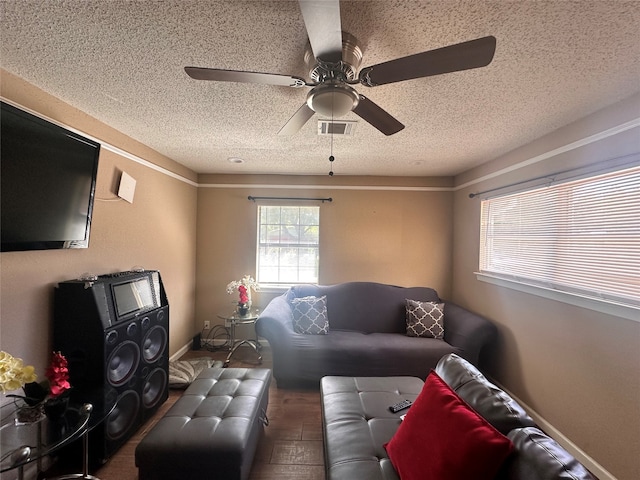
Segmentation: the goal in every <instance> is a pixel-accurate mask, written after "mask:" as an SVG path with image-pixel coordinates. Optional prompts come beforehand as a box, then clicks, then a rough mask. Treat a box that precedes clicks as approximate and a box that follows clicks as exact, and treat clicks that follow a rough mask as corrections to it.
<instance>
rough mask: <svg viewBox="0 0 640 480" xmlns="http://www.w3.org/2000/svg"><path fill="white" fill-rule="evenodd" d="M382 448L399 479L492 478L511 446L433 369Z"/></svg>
mask: <svg viewBox="0 0 640 480" xmlns="http://www.w3.org/2000/svg"><path fill="white" fill-rule="evenodd" d="M384 447H385V449H386V450H387V453H388V454H389V458H390V459H391V463H392V464H393V466H394V467H395V469H396V471H397V472H398V474H399V475H400V478H401V479H402V480H470V479H473V480H484V479H487V480H491V479H493V478H494V477H495V476H496V474H497V472H498V470H499V468H500V466H501V465H502V463H503V462H504V461H505V459H506V458H507V456H508V455H509V453H510V452H511V450H512V449H513V444H512V443H511V441H510V440H509V439H508V438H507V437H505V436H504V435H502V434H501V433H500V432H498V431H497V430H496V429H495V428H494V427H493V426H492V425H491V424H490V423H488V422H487V421H486V420H485V419H484V418H482V417H481V416H480V415H478V414H477V413H476V412H475V411H474V410H473V409H472V408H471V407H469V406H468V405H467V404H466V403H465V402H464V401H463V400H461V399H460V397H458V395H457V394H456V393H455V392H454V391H453V390H451V388H450V387H449V385H447V384H446V383H445V382H444V380H442V379H441V378H440V377H439V376H438V375H437V374H436V373H435V372H434V371H432V372H431V373H430V374H429V376H428V377H427V381H426V382H425V384H424V386H423V388H422V391H421V392H420V395H419V396H418V398H416V401H415V402H414V403H413V405H412V406H411V408H410V409H409V410H408V411H407V415H406V417H405V419H404V421H403V422H402V424H400V427H399V428H398V430H397V432H396V433H395V435H394V436H393V438H392V439H391V440H390V441H389V443H387V444H385V445H384Z"/></svg>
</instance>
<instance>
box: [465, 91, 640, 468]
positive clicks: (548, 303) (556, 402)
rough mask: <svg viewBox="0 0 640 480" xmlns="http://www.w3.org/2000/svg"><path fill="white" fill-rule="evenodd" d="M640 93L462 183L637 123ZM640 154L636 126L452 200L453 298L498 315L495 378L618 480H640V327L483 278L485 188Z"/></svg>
mask: <svg viewBox="0 0 640 480" xmlns="http://www.w3.org/2000/svg"><path fill="white" fill-rule="evenodd" d="M639 113H640V95H637V96H635V97H632V98H630V99H628V100H627V101H624V102H622V103H621V104H619V105H616V106H614V107H611V108H608V109H606V110H603V111H601V112H598V113H596V114H594V115H591V116H590V117H587V118H585V119H583V120H581V121H580V122H577V123H575V124H572V125H570V126H568V127H565V128H563V129H561V130H558V131H556V132H554V133H553V134H552V135H549V136H547V137H544V138H541V139H539V140H538V141H536V142H533V143H532V144H530V145H527V146H525V147H522V148H520V149H518V150H516V151H513V152H511V153H509V154H508V155H505V156H504V157H502V158H500V159H497V160H495V161H493V162H490V163H488V164H486V165H484V166H482V167H481V168H478V169H476V170H474V171H469V172H465V174H464V175H461V176H460V177H458V178H456V184H457V185H465V184H468V183H470V182H473V181H474V179H479V178H483V177H486V176H489V175H490V174H492V173H494V174H495V173H499V172H500V171H501V170H502V169H508V168H509V167H512V166H514V165H519V164H521V162H525V161H527V160H528V159H534V158H536V157H537V156H539V155H543V154H545V153H546V152H550V151H552V150H554V149H558V148H560V147H562V146H564V145H568V144H571V143H572V142H576V141H579V140H581V139H585V138H588V137H590V136H592V135H594V134H597V133H598V132H603V131H606V130H607V129H609V128H612V127H614V126H616V125H620V124H624V123H625V122H628V121H630V120H633V119H636V118H638V117H640V115H638V114H639ZM638 152H640V129H639V128H638V127H636V128H634V129H632V130H628V131H625V132H621V133H618V134H616V135H613V136H610V137H608V138H605V139H601V140H598V141H595V142H593V143H591V144H589V145H585V146H582V147H579V148H575V149H573V150H571V151H568V152H566V153H563V154H559V155H555V156H552V157H551V158H549V159H547V160H544V161H539V162H533V163H532V164H531V165H529V166H525V167H523V168H518V169H515V170H513V171H511V172H509V173H503V174H499V175H497V176H496V177H495V178H491V179H487V180H484V181H481V182H479V183H474V184H473V185H469V186H468V187H466V188H459V189H458V190H457V191H456V193H455V201H454V218H455V224H454V250H453V258H454V260H453V267H454V268H453V279H454V282H453V299H454V300H455V301H456V302H458V303H460V304H461V305H465V306H467V307H469V308H471V309H473V310H475V311H477V312H479V313H482V314H484V315H486V316H487V317H489V318H490V319H492V320H493V321H494V322H495V323H496V324H497V325H498V326H499V330H500V341H499V343H498V345H497V347H496V349H495V351H494V352H493V354H492V355H491V363H490V374H491V375H492V376H493V377H494V378H495V379H496V380H497V381H498V382H499V383H500V384H502V385H503V386H505V387H506V388H507V389H509V390H510V391H511V392H512V393H514V394H515V395H516V396H517V397H518V398H520V399H521V400H523V401H524V402H525V403H526V404H528V405H529V406H530V407H532V408H533V409H534V410H535V411H536V412H537V413H538V414H539V415H541V416H542V417H543V418H544V419H545V420H547V421H548V422H550V423H551V424H552V425H553V427H555V428H556V429H558V430H560V432H562V433H563V434H564V435H565V436H567V437H568V438H569V439H570V440H571V441H572V442H573V443H575V444H576V445H577V446H578V447H580V448H581V449H582V450H584V451H585V452H586V453H587V454H588V455H590V456H591V457H592V458H593V459H594V460H595V461H596V462H598V463H600V464H601V465H602V466H604V467H605V469H607V470H608V471H609V472H611V473H612V474H613V475H615V476H616V477H617V478H619V479H625V480H632V479H637V478H640V456H639V455H638V452H640V322H637V321H633V320H628V319H624V318H620V317H616V316H613V315H608V314H603V313H598V312H596V311H593V310H589V309H586V308H581V307H577V306H572V305H568V304H565V303H561V302H557V301H553V300H547V299H544V298H541V297H538V296H534V295H531V294H528V293H522V292H517V291H515V290H511V289H507V288H504V287H498V286H495V285H492V284H488V283H484V282H480V281H478V280H477V279H476V276H475V275H474V272H475V271H477V269H478V243H479V225H480V223H479V222H480V199H478V198H476V199H473V200H472V199H469V198H468V194H469V193H472V192H479V191H484V190H487V189H491V188H496V187H500V186H504V185H507V184H510V183H512V182H518V181H522V180H526V179H530V178H534V177H538V176H540V175H546V174H549V173H554V172H558V171H560V170H564V169H567V168H572V167H577V166H579V165H585V164H588V163H592V162H594V161H598V160H608V159H612V158H616V157H620V156H624V155H628V154H631V153H638Z"/></svg>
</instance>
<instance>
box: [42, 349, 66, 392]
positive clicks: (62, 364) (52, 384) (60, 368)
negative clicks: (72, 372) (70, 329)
mask: <svg viewBox="0 0 640 480" xmlns="http://www.w3.org/2000/svg"><path fill="white" fill-rule="evenodd" d="M45 375H46V377H47V378H48V379H49V389H50V391H51V396H52V397H54V398H55V397H57V396H59V395H61V394H63V393H64V392H65V391H67V390H69V389H70V388H71V384H70V383H69V366H68V363H67V359H66V358H64V355H62V353H60V352H53V359H52V360H51V364H50V365H49V368H47V371H46V372H45Z"/></svg>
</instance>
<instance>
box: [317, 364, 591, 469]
mask: <svg viewBox="0 0 640 480" xmlns="http://www.w3.org/2000/svg"><path fill="white" fill-rule="evenodd" d="M435 372H436V373H437V374H438V375H439V376H440V377H441V378H442V380H444V382H446V384H448V385H449V387H451V389H452V390H453V391H455V392H456V393H457V395H458V396H459V397H460V398H461V399H462V400H463V401H464V402H465V403H466V404H467V405H468V406H470V407H471V408H472V409H473V410H475V411H476V412H477V413H478V414H479V415H480V416H482V418H484V419H485V420H486V421H488V422H489V423H490V424H491V425H493V427H495V429H496V430H498V431H499V432H500V433H501V434H503V435H505V436H507V438H509V439H510V440H511V442H512V443H513V451H512V453H511V454H510V456H508V457H507V459H506V461H503V462H502V463H500V464H499V465H498V466H497V467H496V468H497V475H496V476H495V479H496V480H595V477H594V476H593V475H592V474H591V473H590V472H589V471H588V470H587V469H586V468H585V467H584V466H583V465H582V464H580V463H579V462H578V461H577V460H576V459H575V458H574V457H573V456H572V455H571V454H570V453H569V452H567V451H566V450H565V449H564V448H563V447H562V446H560V445H559V444H558V443H557V442H555V440H553V439H552V438H551V437H549V436H547V435H546V434H545V433H544V432H542V430H540V429H539V427H537V426H536V424H535V422H534V421H533V419H532V418H531V417H529V415H527V413H526V412H525V411H524V410H523V408H522V407H521V406H520V405H519V404H518V403H517V402H516V401H515V400H513V399H512V398H511V397H510V396H509V395H508V394H507V393H505V392H504V391H503V390H501V389H500V388H498V387H497V386H496V385H494V384H493V383H491V382H489V381H488V380H487V379H486V378H485V377H484V376H483V375H482V373H480V371H479V370H478V369H476V368H475V367H474V366H473V365H471V364H470V363H469V362H467V361H466V360H464V359H462V358H460V357H459V356H457V355H455V354H450V355H446V356H444V357H443V358H442V359H441V360H440V361H439V362H438V364H437V365H436V368H435ZM423 384H424V382H423V381H422V380H421V379H420V378H416V377H406V376H394V377H338V376H328V377H324V378H323V379H322V381H321V386H320V388H321V402H322V427H323V435H324V452H325V470H326V478H327V480H353V479H356V478H358V479H360V478H362V479H365V478H366V479H367V480H399V476H398V474H397V472H396V469H395V468H394V465H393V464H392V462H391V460H390V459H389V455H388V454H387V450H386V448H385V444H387V442H389V441H390V440H391V439H392V438H393V437H394V435H395V433H396V431H397V430H398V428H399V427H400V424H401V419H400V416H401V415H402V414H405V413H407V411H408V410H403V411H401V412H398V413H391V412H390V411H389V410H388V407H389V406H390V405H393V404H394V403H397V402H398V401H400V400H402V399H407V400H411V401H415V400H416V398H417V397H418V395H419V394H420V392H421V390H422V388H423ZM416 420H417V419H416V417H415V416H414V417H413V419H412V420H411V421H416ZM407 421H409V419H407ZM420 428H423V427H420ZM424 428H438V427H433V424H431V423H429V424H427V425H425V426H424ZM440 428H443V429H445V430H448V429H449V426H448V424H445V425H441V426H440ZM466 433H468V432H466ZM417 445H418V448H419V454H418V456H425V458H427V456H428V455H429V454H430V445H422V444H417ZM455 445H456V448H452V449H451V450H448V451H449V452H451V453H452V456H451V459H450V461H451V462H452V463H453V464H459V463H461V458H460V456H461V455H462V454H461V453H460V450H459V449H458V448H457V447H458V446H459V444H458V443H456V444H455ZM426 461H427V462H429V461H432V460H430V459H429V458H427V460H426ZM469 478H477V477H476V476H474V475H471V476H470V477H469Z"/></svg>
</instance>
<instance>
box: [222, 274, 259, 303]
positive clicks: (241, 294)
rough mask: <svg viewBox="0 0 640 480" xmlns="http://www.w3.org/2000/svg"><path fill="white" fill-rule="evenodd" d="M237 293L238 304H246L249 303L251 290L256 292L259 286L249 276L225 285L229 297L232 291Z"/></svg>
mask: <svg viewBox="0 0 640 480" xmlns="http://www.w3.org/2000/svg"><path fill="white" fill-rule="evenodd" d="M236 290H237V291H238V303H240V304H246V303H249V302H250V301H251V290H253V291H254V292H257V291H259V290H260V285H259V284H258V282H256V281H255V280H254V278H253V277H252V276H251V275H245V276H244V277H242V278H241V279H240V280H234V281H233V282H230V283H229V284H228V285H227V293H228V294H229V295H231V294H232V293H233V292H234V291H236Z"/></svg>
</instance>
